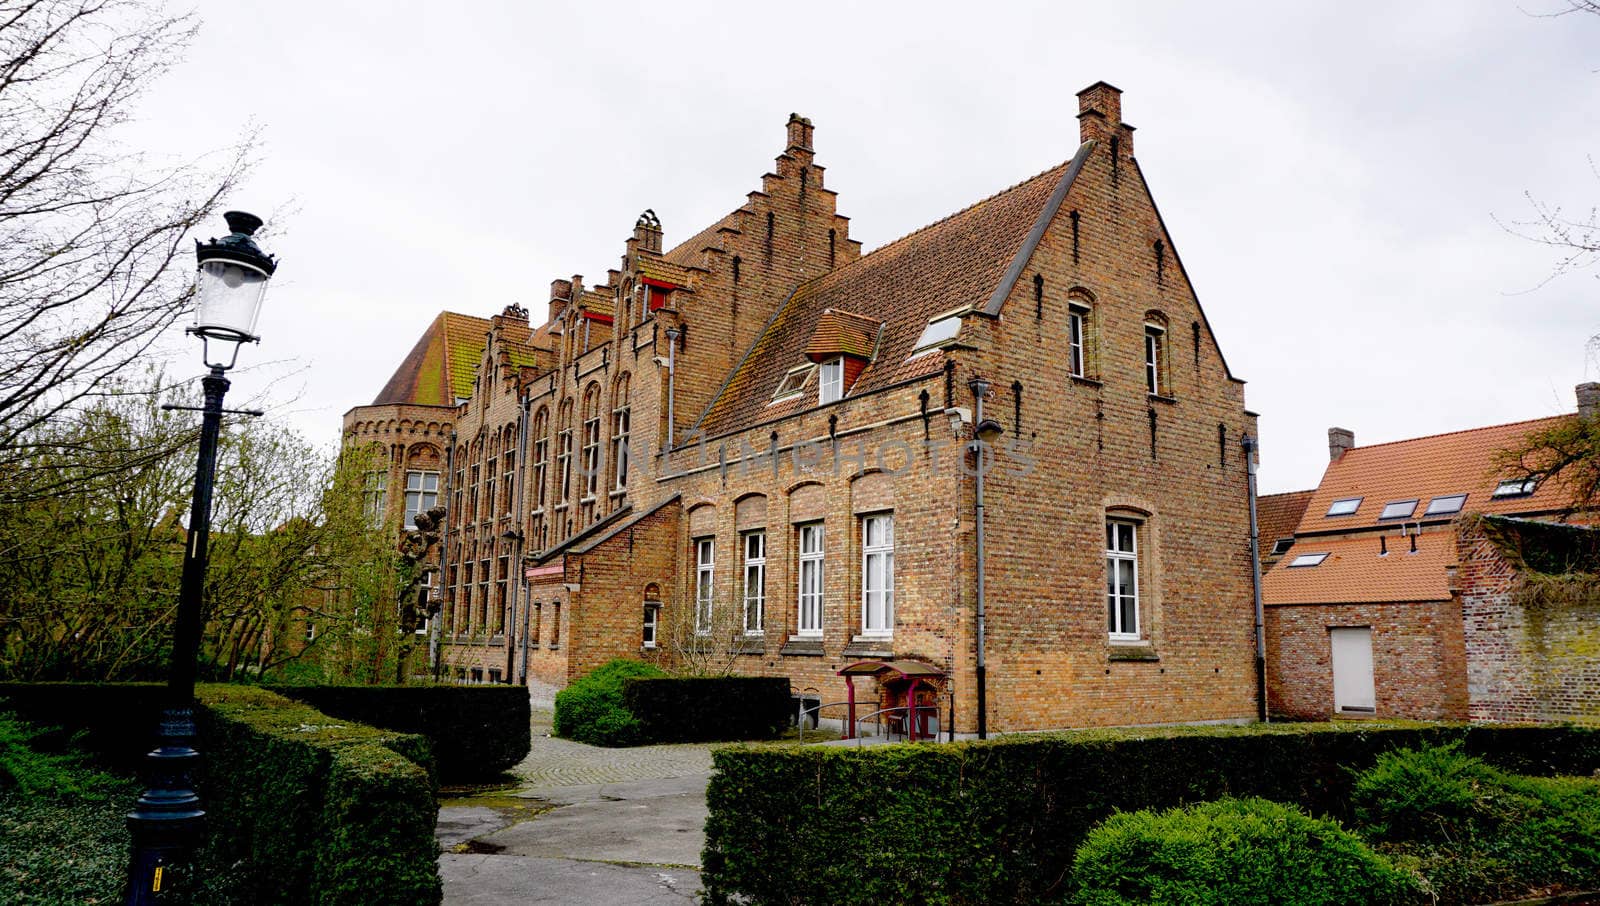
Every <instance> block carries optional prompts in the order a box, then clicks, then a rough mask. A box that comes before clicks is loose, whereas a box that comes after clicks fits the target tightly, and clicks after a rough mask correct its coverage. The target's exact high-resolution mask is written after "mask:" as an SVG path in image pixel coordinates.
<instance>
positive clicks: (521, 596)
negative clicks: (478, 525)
mask: <svg viewBox="0 0 1600 906" xmlns="http://www.w3.org/2000/svg"><path fill="white" fill-rule="evenodd" d="M532 402H533V400H532V398H531V397H527V396H524V397H523V398H522V409H521V410H520V411H519V412H518V413H517V470H516V474H515V475H514V476H512V481H513V482H514V483H515V485H514V489H513V490H512V492H511V498H512V500H514V501H516V505H515V506H514V507H513V509H512V523H511V528H510V529H509V530H507V531H506V536H507V538H508V540H510V541H511V544H512V547H511V568H512V569H514V570H516V572H517V576H516V584H514V585H512V586H511V620H510V621H509V622H510V625H509V626H508V627H507V629H506V631H507V632H509V633H510V634H511V637H510V638H508V639H506V683H507V684H509V683H511V682H513V681H514V680H513V676H514V675H515V669H516V663H517V647H518V645H519V643H521V642H522V640H524V639H525V638H526V636H522V635H519V634H518V631H517V611H518V608H519V607H520V608H521V609H522V610H524V611H526V609H527V606H528V589H527V580H526V579H524V578H523V576H522V573H523V570H522V541H523V537H522V495H523V492H524V490H525V489H524V487H523V486H524V485H525V484H526V482H525V481H524V480H523V476H524V475H526V474H527V472H528V469H527V463H525V462H523V461H522V460H523V457H525V456H527V455H528V407H529V406H530V405H531V404H532ZM523 622H524V623H526V622H527V619H526V614H525V613H524V619H523ZM523 669H524V670H526V669H527V665H526V664H524V665H523ZM523 685H527V683H523Z"/></svg>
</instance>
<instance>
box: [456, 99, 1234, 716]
mask: <svg viewBox="0 0 1600 906" xmlns="http://www.w3.org/2000/svg"><path fill="white" fill-rule="evenodd" d="M1079 100H1080V114H1079V121H1080V132H1081V135H1080V139H1081V143H1080V145H1079V146H1078V147H1077V148H1076V149H1075V150H1074V153H1073V154H1072V155H1071V156H1070V157H1069V158H1068V159H1067V160H1066V161H1064V162H1062V163H1061V164H1059V165H1057V166H1055V167H1052V168H1050V169H1049V170H1046V171H1045V172H1043V173H1040V174H1038V175H1036V176H1034V177H1032V178H1029V179H1027V180H1024V181H1022V182H1020V183H1018V184H1016V185H1014V186H1012V187H1011V188H1008V189H1006V190H1004V191H1002V192H999V193H998V194H996V195H993V196H991V197H989V198H986V199H983V200H981V201H978V202H976V203H975V204H973V205H971V206H969V207H967V208H965V209H963V210H961V211H958V212H956V213H955V214H952V215H950V216H949V217H947V218H945V219H943V220H940V221H938V222H936V223H934V224H931V225H929V226H927V227H924V228H923V229H920V230H917V231H915V232H913V233H911V234H909V235H907V236H904V237H902V238H900V239H897V240H895V241H893V242H890V243H888V244H887V245H885V246H883V247H881V248H879V249H877V250H875V251H873V252H872V253H871V254H867V255H863V254H862V251H861V247H860V243H859V242H857V241H856V240H854V239H852V238H851V237H850V222H849V220H848V219H847V218H845V217H844V216H842V215H840V214H839V213H838V206H837V198H836V196H835V194H834V192H833V191H832V190H830V189H828V188H827V187H826V183H825V180H824V168H823V167H822V166H821V165H819V164H818V163H817V161H816V155H815V151H814V148H813V127H812V124H811V123H810V121H808V120H806V119H804V118H802V117H799V116H793V115H792V116H791V117H790V119H789V122H788V124H787V127H786V143H785V147H784V150H783V152H782V153H781V154H780V155H779V156H778V158H777V161H776V165H775V166H774V168H773V170H772V172H769V173H767V174H766V175H764V176H763V177H762V180H761V187H760V189H759V190H756V191H752V192H750V193H749V194H748V195H747V196H746V199H745V201H744V202H743V203H742V204H740V205H739V206H737V207H736V208H734V209H733V210H732V211H731V212H730V213H729V214H728V215H727V216H726V217H723V218H722V219H720V220H719V221H717V222H716V223H714V224H712V225H711V226H710V227H707V228H706V229H703V230H701V231H700V232H698V233H696V234H694V235H693V236H691V237H690V238H689V239H687V240H685V241H683V242H681V243H678V244H677V245H675V246H672V247H666V246H665V245H664V243H663V235H664V230H663V227H662V224H661V223H660V221H659V219H658V218H657V217H656V215H655V214H654V213H653V212H649V211H647V212H646V213H645V214H644V215H642V216H641V217H640V218H639V220H638V222H637V223H636V224H635V226H634V230H633V235H632V237H631V238H630V239H629V240H628V241H627V242H626V244H625V246H624V249H623V254H622V258H621V261H620V262H619V266H618V267H617V268H616V269H615V270H611V271H608V272H607V274H606V277H605V279H604V280H603V281H599V282H595V283H592V284H589V285H586V284H585V282H584V280H583V278H582V277H580V276H574V277H572V278H570V279H567V278H563V279H558V280H556V281H554V282H553V283H552V286H551V294H550V301H549V309H548V314H547V317H546V319H545V320H544V322H543V323H542V324H540V325H539V326H537V327H532V326H530V325H529V324H528V322H527V321H526V320H521V321H518V320H517V319H516V318H515V317H513V316H511V315H510V314H508V315H502V316H499V317H497V318H495V319H494V321H493V325H492V326H491V327H490V328H489V329H487V330H486V331H485V332H484V341H485V342H484V346H483V349H482V353H481V356H480V359H479V362H478V366H477V369H476V372H475V374H474V376H473V381H474V383H473V384H472V388H471V392H470V393H469V394H467V395H466V397H465V399H464V400H462V401H461V402H460V404H459V405H457V406H455V408H454V411H453V418H452V419H451V420H450V424H451V425H453V430H454V435H453V437H452V438H451V439H450V442H449V443H448V445H447V450H448V451H449V452H448V454H447V457H446V458H447V463H446V465H445V467H444V470H443V471H444V473H445V475H446V477H447V479H448V481H447V490H446V491H445V493H446V495H447V501H448V504H447V505H448V508H449V516H448V522H449V536H448V538H447V540H446V544H445V548H444V561H443V575H442V592H443V595H444V600H445V602H446V603H445V612H444V615H443V619H442V621H441V623H440V627H439V628H440V632H441V638H440V642H441V646H440V650H441V655H440V656H441V658H442V659H443V661H444V663H445V665H446V666H447V668H448V669H449V670H450V671H451V672H452V673H454V674H455V675H457V676H459V677H463V678H466V679H469V680H470V679H473V678H482V679H484V680H488V679H491V678H499V679H507V680H511V679H513V678H514V679H515V680H517V681H527V682H530V683H542V684H546V685H549V686H561V685H564V684H565V683H567V682H569V681H571V680H572V679H573V678H575V677H577V676H579V675H581V674H583V673H585V672H587V671H588V670H591V669H593V668H594V667H596V666H598V665H600V664H602V663H604V662H606V661H607V660H610V659H612V658H614V657H634V658H640V657H643V658H647V659H656V660H660V661H662V662H663V663H666V664H668V665H678V666H684V665H690V666H697V667H700V668H702V669H724V668H730V669H733V670H735V671H737V672H740V673H747V674H768V675H781V676H786V677H789V678H790V681H791V688H792V689H793V690H794V691H795V693H796V694H797V695H803V696H805V697H807V698H810V699H813V700H815V701H817V702H821V703H834V702H839V701H842V700H844V699H846V698H847V696H848V695H849V691H848V689H847V686H846V683H845V681H844V679H842V678H841V677H840V675H839V671H840V670H841V669H842V668H844V667H846V666H848V665H850V664H852V663H859V662H863V661H881V662H893V663H901V664H905V663H916V664H919V665H922V666H920V667H918V668H917V669H918V670H929V669H930V668H931V671H932V673H930V674H928V675H936V676H937V682H934V683H931V685H932V686H933V687H934V689H935V690H936V691H935V694H934V695H932V696H931V697H930V698H929V699H928V700H927V701H926V703H925V705H926V707H928V708H929V710H932V709H934V708H937V712H938V715H939V716H938V718H937V721H936V723H937V725H938V726H939V727H940V728H942V729H944V730H950V729H954V730H955V731H956V732H960V733H970V732H973V731H974V730H975V728H976V727H977V726H978V723H979V720H980V705H979V700H978V696H977V694H976V689H977V687H978V685H979V683H980V675H981V677H982V681H983V682H984V683H985V684H986V687H987V694H986V696H985V697H984V699H983V703H982V708H981V713H982V719H983V720H985V721H986V725H987V727H988V728H989V729H991V730H995V731H1007V730H1022V729H1038V728H1047V727H1064V726H1087V725H1108V724H1135V723H1165V722H1187V721H1205V720H1242V719H1249V718H1250V717H1251V716H1252V715H1253V714H1254V713H1255V709H1256V703H1257V700H1258V699H1257V695H1256V690H1255V680H1254V667H1253V664H1254V636H1253V632H1254V630H1253V615H1252V604H1251V587H1250V562H1249V549H1248V544H1247V539H1248V524H1247V523H1248V515H1247V513H1248V510H1247V506H1248V502H1247V497H1246V494H1247V491H1246V468H1245V463H1244V461H1243V460H1242V458H1241V453H1240V443H1239V441H1240V438H1241V437H1242V436H1243V435H1245V434H1247V433H1253V432H1254V418H1255V417H1254V415H1253V414H1252V413H1250V412H1248V411H1247V410H1246V409H1245V407H1244V398H1243V382H1242V381H1240V380H1238V379H1237V378H1235V377H1234V376H1233V375H1232V374H1231V372H1230V371H1229V369H1228V367H1227V364H1226V362H1225V360H1224V359H1223V356H1222V352H1221V350H1220V348H1219V346H1218V345H1217V342H1216V339H1215V338H1214V337H1213V336H1212V334H1211V331H1210V328H1209V325H1208V324H1207V321H1206V318H1205V314H1204V312H1203V311H1202V310H1201V307H1200V304H1199V302H1198V299H1197V297H1196V295H1195V293H1194V290H1193V288H1192V287H1191V286H1190V284H1189V280H1188V276H1187V273H1186V272H1185V270H1184V268H1183V265H1182V262H1181V260H1180V259H1179V257H1178V255H1177V252H1176V248H1175V246H1174V244H1173V240H1172V237H1171V236H1169V235H1168V234H1167V232H1166V229H1165V226H1164V225H1163V223H1162V221H1161V218H1160V215H1159V213H1158V212H1157V210H1156V207H1155V204H1154V202H1153V200H1152V198H1151V196H1150V193H1149V190H1148V188H1147V186H1146V185H1145V181H1144V177H1143V174H1142V172H1141V170H1140V168H1139V165H1138V162H1137V160H1136V159H1135V157H1134V155H1133V130H1132V127H1131V126H1128V125H1126V124H1125V123H1123V122H1122V119H1121V109H1120V105H1121V95H1120V92H1119V91H1118V90H1117V89H1115V88H1113V87H1112V86H1109V85H1106V84H1105V83H1097V84H1095V85H1093V86H1090V87H1089V88H1087V89H1085V90H1084V91H1083V92H1081V93H1080V94H1079ZM975 380H976V381H981V383H975ZM984 388H986V392H985V393H984V396H983V399H981V401H980V400H978V399H975V393H976V392H977V391H978V390H983V389H984ZM980 409H981V413H982V419H979V418H978V416H979V412H980ZM991 422H992V423H993V424H990V423H991ZM980 423H981V424H982V425H983V426H984V427H985V429H997V431H998V437H996V438H995V439H994V440H993V441H992V442H987V441H986V442H983V443H981V444H980V443H978V438H977V437H976V436H975V434H976V429H977V428H978V427H979V424H980ZM993 433H995V430H986V431H985V436H988V435H989V434H993ZM980 471H981V472H982V476H983V479H984V481H983V484H984V491H983V495H984V496H983V500H982V504H983V512H984V516H983V519H984V546H983V550H984V553H983V555H982V559H981V561H980V554H979V544H978V525H977V518H978V517H977V513H978V504H979V500H978V497H977V493H978V492H977V485H978V482H977V480H976V478H977V476H978V473H979V472H980ZM980 562H981V566H982V577H983V580H984V581H983V588H984V592H983V600H982V602H981V603H982V610H983V612H984V624H983V638H982V642H981V645H980V640H979V626H978V612H979V610H980V601H979V594H980V592H979V586H980V583H979V581H978V577H979V569H980ZM980 659H981V661H982V664H983V668H984V669H983V670H982V671H981V672H980V670H979V664H980ZM855 686H856V695H857V699H858V701H859V702H860V706H861V708H863V709H865V710H872V708H873V706H874V705H884V704H890V703H892V695H893V694H894V689H893V688H892V686H893V684H892V682H891V681H890V680H889V678H888V676H887V674H886V675H885V679H884V681H883V682H881V683H872V682H863V681H861V680H859V679H858V680H857V681H856V682H855ZM919 704H923V703H922V702H919ZM833 713H838V712H833Z"/></svg>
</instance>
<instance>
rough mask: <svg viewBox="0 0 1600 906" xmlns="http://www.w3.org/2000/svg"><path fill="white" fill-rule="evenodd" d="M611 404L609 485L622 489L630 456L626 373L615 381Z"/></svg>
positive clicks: (625, 481)
mask: <svg viewBox="0 0 1600 906" xmlns="http://www.w3.org/2000/svg"><path fill="white" fill-rule="evenodd" d="M613 406H614V407H615V408H613V409H612V410H611V477H612V482H611V486H612V489H613V490H617V491H623V490H627V487H628V460H629V459H631V458H632V456H631V454H630V452H629V450H628V433H629V421H630V413H629V409H628V376H627V375H623V376H622V377H621V378H620V379H619V380H618V381H617V388H616V391H615V394H614V396H613Z"/></svg>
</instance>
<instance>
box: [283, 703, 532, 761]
mask: <svg viewBox="0 0 1600 906" xmlns="http://www.w3.org/2000/svg"><path fill="white" fill-rule="evenodd" d="M269 688H270V689H272V691H274V692H277V693H279V694H281V695H285V696H287V697H289V698H292V699H295V700H296V701H302V702H305V703H306V704H308V705H310V706H312V707H313V708H316V709H317V710H318V711H321V712H322V713H324V714H328V715H332V716H334V717H339V718H343V719H345V720H354V721H359V722H361V723H364V724H368V725H370V726H374V727H381V728H383V729H385V730H398V731H400V732H402V733H418V734H421V735H422V736H425V737H427V739H428V742H430V743H432V745H433V757H434V760H435V762H436V763H437V766H438V771H439V781H440V782H441V783H446V784H454V783H470V782H473V781H478V780H483V779H486V778H489V777H493V776H495V775H496V774H499V773H501V772H503V771H506V770H509V769H510V768H512V767H514V766H516V765H517V764H518V763H519V762H521V761H522V760H523V759H524V758H527V757H528V750H529V747H530V746H531V743H532V740H531V739H530V736H529V733H530V730H529V727H530V720H531V712H530V706H529V701H528V690H527V689H525V688H523V687H522V686H493V685H491V686H271V687H269Z"/></svg>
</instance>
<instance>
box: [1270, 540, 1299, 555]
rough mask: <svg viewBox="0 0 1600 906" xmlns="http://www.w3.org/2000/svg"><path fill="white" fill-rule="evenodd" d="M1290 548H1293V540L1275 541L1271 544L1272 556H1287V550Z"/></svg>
mask: <svg viewBox="0 0 1600 906" xmlns="http://www.w3.org/2000/svg"><path fill="white" fill-rule="evenodd" d="M1291 547H1294V539H1293V538H1279V539H1278V540H1277V541H1274V542H1273V543H1272V556H1274V557H1281V556H1283V555H1284V554H1287V553H1288V552H1289V548H1291Z"/></svg>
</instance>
